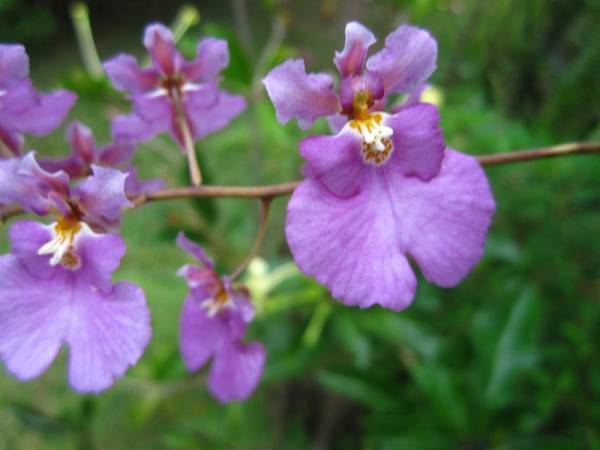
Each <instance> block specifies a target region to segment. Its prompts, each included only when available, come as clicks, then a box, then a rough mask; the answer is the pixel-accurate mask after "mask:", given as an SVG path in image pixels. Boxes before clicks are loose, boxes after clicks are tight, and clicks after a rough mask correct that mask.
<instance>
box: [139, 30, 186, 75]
mask: <svg viewBox="0 0 600 450" xmlns="http://www.w3.org/2000/svg"><path fill="white" fill-rule="evenodd" d="M144 46H145V47H146V49H148V52H149V53H150V57H151V58H152V63H153V64H154V67H155V69H156V70H158V71H159V72H160V73H161V74H162V75H165V76H172V75H174V74H176V73H177V72H178V71H179V69H180V68H181V65H182V63H183V58H182V56H181V55H180V54H179V53H178V52H177V50H176V49H175V43H174V41H173V34H172V33H171V30H169V29H168V28H167V27H165V26H164V25H161V24H159V23H155V24H152V25H148V26H147V27H146V31H145V33H144Z"/></svg>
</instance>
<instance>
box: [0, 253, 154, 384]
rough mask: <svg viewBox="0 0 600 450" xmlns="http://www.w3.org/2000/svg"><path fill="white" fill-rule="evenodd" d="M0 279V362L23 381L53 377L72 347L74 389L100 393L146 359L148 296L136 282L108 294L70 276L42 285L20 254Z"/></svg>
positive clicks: (9, 259) (1, 269) (1, 264)
mask: <svg viewBox="0 0 600 450" xmlns="http://www.w3.org/2000/svg"><path fill="white" fill-rule="evenodd" d="M0 275H1V276H0V357H1V358H2V359H3V361H4V363H5V364H6V366H7V368H8V370H10V371H11V372H12V373H13V374H15V376H16V377H17V378H19V379H21V380H27V379H30V378H34V377H36V376H38V375H40V374H41V373H42V372H43V371H45V370H46V368H47V367H48V366H49V365H50V363H51V362H52V360H53V359H54V357H55V356H56V354H57V353H58V350H59V349H60V346H61V345H62V343H63V342H67V343H68V344H69V347H70V359H69V381H70V383H71V385H72V386H73V388H75V389H77V390H79V391H82V392H98V391H100V390H103V389H105V388H107V387H109V386H110V385H111V384H112V383H113V380H114V378H115V377H119V376H122V375H123V373H124V372H125V370H126V369H127V367H128V366H129V365H131V364H134V363H135V362H136V361H137V360H138V359H139V357H140V356H141V354H142V352H143V350H144V348H145V347H146V345H147V343H148V341H149V339H150V335H151V330H150V312H149V310H148V307H147V306H146V302H145V298H144V293H143V291H142V290H141V289H140V288H139V287H137V286H135V285H133V284H131V283H127V282H123V283H118V284H116V285H115V286H114V288H113V289H112V290H111V292H110V293H109V294H101V293H99V292H98V291H96V290H94V289H91V287H90V286H89V285H87V284H84V283H83V284H82V283H78V282H77V281H76V280H75V279H73V278H72V277H71V276H70V275H68V274H66V273H65V272H57V273H56V276H54V277H52V278H50V279H47V280H41V279H39V278H36V277H34V276H32V275H31V274H30V273H29V272H28V271H27V270H25V268H24V267H23V266H22V265H21V264H20V263H19V261H18V259H17V258H16V257H14V256H12V255H4V256H2V257H0Z"/></svg>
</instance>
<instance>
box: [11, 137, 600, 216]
mask: <svg viewBox="0 0 600 450" xmlns="http://www.w3.org/2000/svg"><path fill="white" fill-rule="evenodd" d="M0 142H1V141H0ZM591 153H600V142H575V143H571V144H560V145H553V146H551V147H542V148H536V149H529V150H521V151H512V152H506V153H496V154H493V155H482V156H478V157H477V159H478V161H479V163H480V164H481V165H482V166H485V167H488V166H497V165H500V164H509V163H519V162H525V161H533V160H538V159H545V158H556V157H559V156H570V155H585V154H591ZM299 184H300V181H290V182H287V183H281V184H270V185H265V186H198V187H180V188H168V189H162V190H160V191H155V192H152V193H149V194H142V195H139V196H137V197H133V198H131V199H130V200H131V201H132V202H133V204H134V205H135V206H141V205H143V204H145V203H149V202H156V201H164V200H175V199H180V198H206V197H215V198H216V197H225V198H260V199H263V198H269V199H271V198H274V197H280V196H283V195H289V194H291V193H292V192H294V189H296V187H298V185H299ZM21 213H23V210H22V209H21V208H8V209H4V210H0V222H1V221H3V220H6V219H8V218H10V217H12V216H15V215H18V214H21Z"/></svg>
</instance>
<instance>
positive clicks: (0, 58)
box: [0, 44, 29, 90]
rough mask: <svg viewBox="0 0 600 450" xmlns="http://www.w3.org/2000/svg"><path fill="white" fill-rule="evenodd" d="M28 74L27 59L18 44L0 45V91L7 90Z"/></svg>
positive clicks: (23, 50)
mask: <svg viewBox="0 0 600 450" xmlns="http://www.w3.org/2000/svg"><path fill="white" fill-rule="evenodd" d="M28 74H29V58H28V57H27V53H26V52H25V47H23V46H22V45H20V44H1V45H0V89H3V90H5V89H9V88H11V87H12V86H13V85H15V84H16V83H18V82H19V81H21V80H22V79H23V78H25V77H26V76H27V75H28Z"/></svg>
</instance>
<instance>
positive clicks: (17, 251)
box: [9, 220, 55, 278]
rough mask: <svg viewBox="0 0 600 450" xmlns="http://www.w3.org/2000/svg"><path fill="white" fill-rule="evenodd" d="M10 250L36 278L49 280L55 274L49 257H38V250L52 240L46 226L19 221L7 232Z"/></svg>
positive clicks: (34, 222) (33, 222) (30, 221)
mask: <svg viewBox="0 0 600 450" xmlns="http://www.w3.org/2000/svg"><path fill="white" fill-rule="evenodd" d="M9 236H10V248H11V252H12V254H13V255H15V256H16V257H17V258H18V259H19V261H20V262H21V264H23V266H25V268H26V269H27V270H28V271H29V273H31V275H33V276H35V277H37V278H49V277H50V276H52V274H54V273H55V268H54V267H52V266H51V265H50V255H38V250H39V249H40V248H42V246H43V245H44V244H46V243H47V242H49V241H50V240H51V239H52V233H51V232H50V227H49V226H48V225H44V224H41V223H40V222H36V221H35V220H19V221H17V222H15V223H13V224H12V225H11V227H10V231H9Z"/></svg>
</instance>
